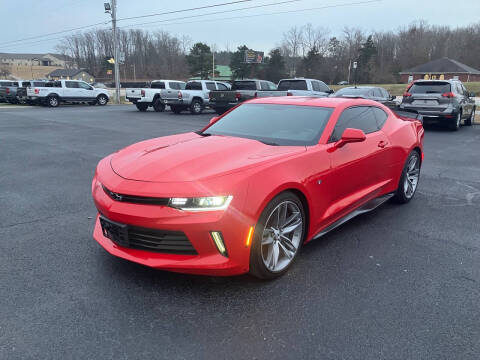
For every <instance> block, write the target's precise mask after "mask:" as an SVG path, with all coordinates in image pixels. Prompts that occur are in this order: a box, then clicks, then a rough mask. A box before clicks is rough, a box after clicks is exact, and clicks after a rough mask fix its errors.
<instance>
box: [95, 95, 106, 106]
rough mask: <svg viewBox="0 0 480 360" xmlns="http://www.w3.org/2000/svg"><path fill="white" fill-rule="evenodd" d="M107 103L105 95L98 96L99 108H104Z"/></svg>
mask: <svg viewBox="0 0 480 360" xmlns="http://www.w3.org/2000/svg"><path fill="white" fill-rule="evenodd" d="M107 103H108V97H107V96H106V95H103V94H100V95H98V96H97V104H98V105H100V106H105V105H107Z"/></svg>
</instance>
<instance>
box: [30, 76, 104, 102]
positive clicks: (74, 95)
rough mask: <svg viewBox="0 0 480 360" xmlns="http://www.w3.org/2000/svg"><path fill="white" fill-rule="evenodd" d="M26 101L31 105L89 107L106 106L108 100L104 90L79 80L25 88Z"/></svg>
mask: <svg viewBox="0 0 480 360" xmlns="http://www.w3.org/2000/svg"><path fill="white" fill-rule="evenodd" d="M27 99H28V101H29V102H32V103H40V104H43V105H47V106H50V107H57V106H58V105H60V103H62V102H63V103H81V102H86V103H88V104H89V105H96V104H98V105H106V104H107V103H108V100H109V96H108V91H107V90H106V89H98V88H94V87H93V86H90V85H89V84H87V83H86V82H85V81H80V80H55V81H49V82H46V83H45V84H44V85H43V86H32V87H28V88H27Z"/></svg>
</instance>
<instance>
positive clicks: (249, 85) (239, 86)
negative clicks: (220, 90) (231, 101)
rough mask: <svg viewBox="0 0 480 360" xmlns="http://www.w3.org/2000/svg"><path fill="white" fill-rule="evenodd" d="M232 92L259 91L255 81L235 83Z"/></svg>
mask: <svg viewBox="0 0 480 360" xmlns="http://www.w3.org/2000/svg"><path fill="white" fill-rule="evenodd" d="M232 90H257V84H256V83H255V81H234V82H233V86H232Z"/></svg>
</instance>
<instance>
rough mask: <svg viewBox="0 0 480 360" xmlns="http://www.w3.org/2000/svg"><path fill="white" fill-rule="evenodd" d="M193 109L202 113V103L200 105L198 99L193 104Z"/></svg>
mask: <svg viewBox="0 0 480 360" xmlns="http://www.w3.org/2000/svg"><path fill="white" fill-rule="evenodd" d="M193 111H194V112H195V113H196V114H198V113H200V111H202V105H200V103H199V102H198V101H196V102H195V103H194V104H193Z"/></svg>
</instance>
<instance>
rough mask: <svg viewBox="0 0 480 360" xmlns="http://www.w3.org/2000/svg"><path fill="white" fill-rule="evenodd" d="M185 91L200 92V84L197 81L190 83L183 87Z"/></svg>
mask: <svg viewBox="0 0 480 360" xmlns="http://www.w3.org/2000/svg"><path fill="white" fill-rule="evenodd" d="M185 90H202V83H200V82H198V81H192V82H189V83H187V85H185Z"/></svg>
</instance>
